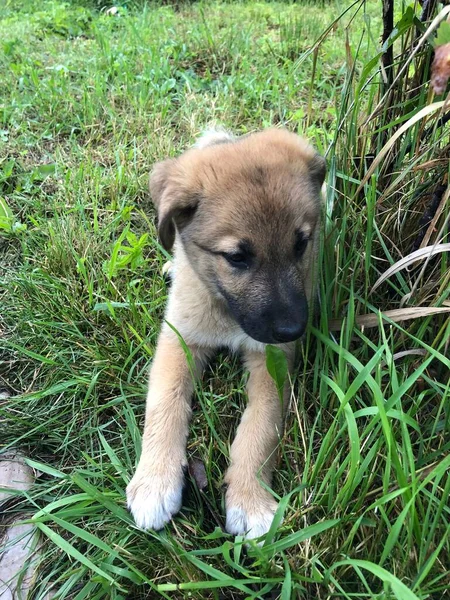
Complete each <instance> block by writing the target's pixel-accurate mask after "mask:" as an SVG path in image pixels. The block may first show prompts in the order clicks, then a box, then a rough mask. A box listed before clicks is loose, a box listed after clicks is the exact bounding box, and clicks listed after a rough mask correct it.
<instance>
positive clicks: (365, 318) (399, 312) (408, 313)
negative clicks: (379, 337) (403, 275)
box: [328, 306, 450, 331]
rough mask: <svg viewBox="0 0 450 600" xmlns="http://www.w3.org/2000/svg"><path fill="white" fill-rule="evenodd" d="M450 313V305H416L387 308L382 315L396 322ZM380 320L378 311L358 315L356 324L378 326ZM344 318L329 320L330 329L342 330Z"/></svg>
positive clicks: (383, 317) (384, 318)
mask: <svg viewBox="0 0 450 600" xmlns="http://www.w3.org/2000/svg"><path fill="white" fill-rule="evenodd" d="M445 313H450V307H446V306H414V307H412V308H398V309H395V310H386V311H384V312H382V313H381V317H382V319H383V321H384V320H386V319H390V320H391V321H394V322H395V323H400V322H401V321H409V320H410V319H418V318H419V317H429V316H431V315H440V314H445ZM379 322H380V319H379V316H378V314H377V313H372V314H370V315H358V316H357V317H356V318H355V323H356V325H359V326H360V327H378V324H379ZM342 323H343V320H342V319H333V320H332V321H330V322H329V326H328V328H329V330H330V331H340V330H341V329H342Z"/></svg>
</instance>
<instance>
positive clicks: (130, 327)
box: [0, 0, 450, 600]
mask: <svg viewBox="0 0 450 600" xmlns="http://www.w3.org/2000/svg"><path fill="white" fill-rule="evenodd" d="M380 12H381V11H380V6H379V3H377V2H375V1H374V0H371V1H368V2H366V3H361V2H356V3H354V4H353V5H351V6H350V5H349V4H346V3H343V2H338V1H337V0H331V2H308V3H302V6H300V5H296V4H292V3H289V2H258V3H256V2H234V3H228V2H223V3H219V2H212V3H201V2H200V3H192V4H188V3H187V4H183V3H180V4H177V5H174V6H169V5H156V4H148V5H146V6H142V5H137V4H136V5H134V6H133V5H130V6H129V7H128V8H120V13H119V15H118V16H109V15H107V14H106V13H105V11H99V10H97V9H96V6H95V5H90V4H88V3H84V4H83V3H75V2H73V3H65V4H63V3H60V2H57V1H53V2H51V1H47V0H44V1H43V2H41V3H40V5H39V9H38V10H36V9H35V7H34V5H33V3H31V2H18V1H17V0H11V1H10V2H8V3H7V4H6V5H5V6H4V8H3V13H2V16H1V20H0V39H1V45H2V52H1V53H0V65H1V68H0V90H1V91H0V94H1V98H0V119H1V123H0V198H1V199H2V202H3V203H2V205H1V207H3V208H0V215H1V214H3V221H1V220H0V227H1V230H0V253H1V262H0V306H1V314H0V334H1V338H0V358H1V361H2V362H1V363H0V369H1V371H0V376H1V380H2V382H3V383H2V385H3V387H5V388H6V389H7V390H9V392H10V397H9V399H3V400H1V401H0V422H1V424H2V427H1V430H0V447H1V448H3V449H4V450H8V449H10V448H13V447H14V448H19V449H21V451H22V452H23V453H24V454H25V455H27V456H28V457H29V460H30V464H31V465H32V466H33V467H34V468H35V469H36V471H37V473H38V474H39V476H38V478H37V482H36V485H35V486H34V487H33V489H32V490H31V492H29V493H27V494H17V499H16V502H15V503H13V504H11V505H10V506H9V507H7V511H6V515H5V516H6V517H8V518H9V517H12V516H14V515H21V516H22V517H23V518H29V519H31V520H32V522H33V523H34V524H35V526H36V528H37V530H39V532H40V541H41V543H42V544H43V554H42V555H41V558H40V559H39V576H38V578H37V579H36V582H35V586H34V587H35V590H34V598H36V599H43V598H44V597H45V595H46V593H47V592H48V591H49V590H54V591H56V596H55V598H71V599H74V600H82V599H84V598H89V599H90V600H95V599H106V598H111V599H113V600H120V599H123V598H129V599H138V598H155V597H170V598H186V597H192V598H214V599H219V598H221V599H225V598H226V599H241V598H281V599H282V600H287V599H288V598H306V599H309V598H318V599H325V598H327V599H328V598H348V599H350V598H361V599H362V598H375V597H376V598H380V599H381V598H383V599H388V598H399V599H402V600H403V599H413V598H414V599H416V598H421V599H422V598H423V599H425V598H443V597H445V596H446V595H448V594H449V588H450V579H449V574H448V566H449V556H450V539H449V531H450V527H449V525H450V508H449V504H448V497H449V492H450V477H449V470H450V460H449V455H450V452H449V451H450V442H449V419H450V402H449V401H450V379H449V372H450V369H449V367H450V360H449V347H448V346H449V342H448V340H449V338H450V322H449V319H448V316H447V315H446V314H445V313H444V314H440V315H435V316H427V315H426V314H425V316H422V317H420V318H417V319H411V320H409V321H404V322H395V321H389V320H388V321H386V320H385V321H383V320H382V319H381V316H380V313H379V311H386V310H393V309H399V310H401V309H403V308H409V307H418V306H420V307H448V306H449V300H450V298H449V295H450V270H449V262H448V261H449V255H448V252H440V253H438V254H436V255H435V256H432V257H431V258H429V259H427V260H426V261H424V260H422V261H420V262H419V263H417V262H416V263H414V264H412V265H411V266H409V267H408V269H402V270H400V271H398V272H397V273H396V274H394V275H392V276H390V277H389V278H387V279H386V280H384V281H383V282H382V283H381V285H380V286H379V287H377V289H376V290H375V291H372V287H373V286H374V284H375V282H376V281H377V280H378V279H379V277H380V276H381V275H383V273H385V272H386V271H387V269H388V268H389V267H390V266H391V265H393V264H394V263H396V262H397V261H399V260H400V259H401V258H402V257H404V256H407V255H409V254H410V253H411V252H412V251H413V250H415V249H416V247H417V245H418V244H419V245H420V244H421V243H422V241H423V240H420V239H419V240H418V235H419V233H420V232H421V231H422V233H425V232H427V235H428V237H429V241H428V242H427V244H425V245H435V246H436V247H438V246H440V245H441V244H443V243H445V242H448V241H449V240H448V221H449V218H450V204H449V200H448V195H447V196H445V193H444V196H442V194H441V196H440V197H439V193H440V192H439V189H441V188H442V190H446V189H448V188H447V186H448V156H449V151H450V150H449V145H448V126H447V128H446V127H445V124H444V125H443V124H440V120H439V119H440V117H441V116H442V114H443V110H444V109H443V108H442V106H437V108H436V109H430V110H432V112H430V113H429V115H428V116H427V117H423V118H420V119H419V120H418V121H417V123H410V122H409V119H410V118H412V117H413V116H414V115H416V114H418V112H419V111H420V110H421V109H422V108H423V107H425V106H428V105H432V104H433V102H437V101H442V100H444V98H445V97H442V98H433V97H432V96H431V94H430V93H429V91H428V80H429V66H430V60H431V46H430V45H429V44H428V43H426V44H425V45H424V47H423V50H422V51H421V52H419V53H418V54H417V56H415V57H414V58H413V59H412V61H411V63H410V65H409V67H408V71H407V73H408V77H402V76H401V79H400V81H399V83H397V84H396V85H394V87H393V88H392V89H391V90H390V91H389V90H388V95H387V97H384V98H383V93H384V92H385V91H386V86H383V85H382V83H381V82H382V77H381V75H380V72H379V56H380V48H379V46H378V40H379V38H380V31H381V29H380V28H381V14H380ZM419 14H420V11H419V9H418V8H417V9H416V13H413V16H414V15H415V18H413V16H411V14H410V16H409V18H406V19H404V20H403V21H402V23H403V25H402V26H401V27H399V28H398V37H397V38H396V40H395V42H393V43H394V44H395V45H394V50H395V52H394V56H395V65H394V67H393V68H394V72H395V74H397V73H399V72H401V69H402V68H403V66H404V65H405V62H406V61H407V60H409V58H410V56H411V50H412V48H413V47H415V46H414V44H416V43H417V40H418V39H421V36H422V35H423V28H421V25H420V23H419V22H418V16H419ZM400 17H401V11H400V9H399V12H398V13H397V14H396V21H398V20H399V19H400ZM333 23H334V24H333ZM317 40H318V42H317ZM316 42H317V43H316ZM380 100H382V102H381V103H380ZM378 104H380V106H379V107H378V108H377V105H378ZM375 109H376V110H375ZM374 111H375V112H374ZM212 121H216V122H219V123H221V124H223V125H225V126H227V127H230V128H231V129H233V130H234V131H236V132H237V133H245V132H247V131H251V130H254V129H259V128H261V127H265V126H268V125H274V124H275V125H276V124H284V125H286V126H288V127H289V128H290V129H291V130H294V131H298V132H299V133H302V134H304V135H306V136H308V137H309V138H311V139H312V141H313V142H314V143H315V144H316V145H317V147H318V148H319V149H320V150H321V151H322V152H324V153H326V154H327V159H328V164H329V173H328V191H327V198H326V203H325V209H324V234H323V240H322V242H323V243H322V245H321V254H320V265H321V277H320V286H319V287H320V290H319V295H320V311H319V312H320V316H319V319H318V321H317V323H316V324H315V327H312V328H311V330H310V332H309V334H308V336H307V339H306V341H305V344H304V352H303V354H304V360H303V361H302V363H301V365H300V366H299V370H298V374H297V378H296V382H295V385H294V402H293V409H292V413H291V415H290V417H289V419H288V423H287V428H286V433H285V435H284V439H283V444H282V445H281V446H280V468H279V471H278V473H277V476H276V479H275V482H274V493H276V494H277V495H278V496H279V497H280V498H282V500H281V503H280V507H281V508H280V517H281V513H282V512H283V511H284V522H283V524H282V525H281V526H280V529H279V531H278V532H271V533H270V534H269V539H267V541H266V544H265V546H264V547H263V548H257V547H256V548H253V549H252V550H250V551H248V552H246V550H245V549H244V548H243V545H242V540H239V539H236V540H235V539H233V538H232V537H230V536H229V535H227V534H225V533H224V532H223V531H222V525H223V522H224V505H223V493H222V476H223V473H224V470H225V468H226V466H227V463H228V450H229V444H230V441H231V439H232V436H233V432H234V430H235V428H236V426H237V423H238V421H239V416H240V414H241V413H242V408H243V406H244V404H245V391H244V390H245V375H244V374H243V373H242V371H241V368H240V365H239V361H238V360H236V359H235V358H233V357H231V356H228V355H225V354H221V355H219V356H218V358H217V359H216V360H215V361H214V362H213V363H212V364H211V366H210V367H209V368H208V370H207V371H206V373H205V376H204V378H203V381H202V385H201V389H200V391H199V392H198V393H197V394H196V397H195V398H194V416H193V420H192V426H191V432H190V437H189V446H188V454H189V456H191V457H194V458H196V459H197V460H199V461H201V462H202V463H203V464H204V465H205V468H206V477H207V487H206V488H205V489H204V490H199V489H198V487H197V486H196V483H195V480H194V479H193V478H189V481H188V484H187V489H186V498H185V501H184V504H183V509H182V512H181V513H180V514H179V515H178V516H177V517H176V519H175V520H174V522H173V523H172V524H171V525H170V526H169V527H167V529H166V530H165V531H164V532H161V533H153V532H150V533H143V532H141V531H138V530H137V529H136V528H135V527H134V526H133V522H132V520H131V518H130V516H129V515H128V514H127V512H126V510H125V496H124V489H125V485H126V483H127V481H128V480H129V478H130V476H131V474H132V472H133V468H134V464H135V461H136V454H137V453H138V452H139V446H140V432H141V425H142V421H143V412H144V396H145V385H146V374H147V371H148V366H149V362H150V360H151V358H152V355H153V352H154V348H155V341H156V336H157V332H158V328H159V324H160V322H161V318H162V315H163V308H164V304H165V300H166V297H167V289H166V284H165V282H164V280H163V277H162V265H163V263H164V262H165V260H166V257H165V255H164V252H163V251H162V249H161V247H160V246H159V244H158V242H157V238H156V230H155V226H154V220H153V210H152V207H151V204H150V201H149V198H148V192H147V179H148V173H149V170H150V168H151V165H152V163H153V162H155V161H157V160H160V159H162V158H164V157H166V156H168V155H174V154H176V153H177V152H180V151H182V150H183V149H184V148H185V147H186V146H187V145H189V144H191V143H192V142H193V140H194V139H195V136H196V135H198V133H199V132H200V131H201V130H202V129H203V128H204V127H205V126H207V125H208V124H209V123H211V122H212ZM404 124H406V125H405V131H404V133H403V134H402V135H401V136H400V137H399V139H398V140H397V141H396V142H395V145H394V146H393V151H392V152H390V153H388V154H387V155H386V157H385V158H384V159H383V160H381V154H380V150H381V149H382V147H383V145H384V144H385V143H386V142H388V141H389V140H390V139H391V138H392V135H393V134H394V132H395V131H398V129H399V128H400V127H401V126H402V125H404ZM424 132H425V133H426V134H425V135H424ZM377 157H379V158H377ZM371 167H372V168H373V167H375V170H374V174H373V175H371V176H370V173H369V168H371ZM368 173H369V176H367V174H368ZM436 194H438V197H437V201H436V198H435V197H434V196H436ZM433 198H434V201H435V202H434V203H435V204H437V205H438V208H437V209H436V210H435V212H434V216H435V222H434V223H432V224H431V225H430V222H429V220H428V222H426V223H424V221H423V215H424V213H426V212H427V211H429V210H430V209H429V207H430V203H431V202H432V201H433ZM1 210H3V213H2V212H1ZM366 314H375V315H377V314H378V315H379V320H378V326H376V327H371V328H367V327H361V326H359V325H358V318H360V316H361V315H366ZM336 320H338V326H337V329H338V331H336V324H335V321H336ZM333 323H334V325H333V327H332V324H333Z"/></svg>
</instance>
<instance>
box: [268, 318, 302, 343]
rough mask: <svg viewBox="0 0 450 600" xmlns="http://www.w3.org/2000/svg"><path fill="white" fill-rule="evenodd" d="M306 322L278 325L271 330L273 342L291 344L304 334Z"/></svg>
mask: <svg viewBox="0 0 450 600" xmlns="http://www.w3.org/2000/svg"><path fill="white" fill-rule="evenodd" d="M305 329H306V321H302V322H300V323H279V324H276V325H275V326H274V328H273V330H272V335H273V338H274V340H276V341H277V342H280V343H287V342H293V341H295V340H298V339H299V338H300V337H302V335H303V334H304V332H305Z"/></svg>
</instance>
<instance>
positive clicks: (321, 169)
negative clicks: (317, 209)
mask: <svg viewBox="0 0 450 600" xmlns="http://www.w3.org/2000/svg"><path fill="white" fill-rule="evenodd" d="M308 166H309V172H310V174H311V179H312V180H313V181H314V183H315V184H316V185H317V186H318V187H319V188H321V187H322V184H323V182H324V181H325V174H326V171H327V163H326V162H325V159H324V158H323V156H321V155H320V154H317V152H316V153H315V154H314V156H313V157H312V158H311V160H310V161H309V165H308Z"/></svg>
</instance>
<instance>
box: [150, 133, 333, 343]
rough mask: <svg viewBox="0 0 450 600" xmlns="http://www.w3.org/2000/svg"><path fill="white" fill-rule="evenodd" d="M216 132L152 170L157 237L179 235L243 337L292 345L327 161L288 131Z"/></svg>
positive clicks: (303, 318)
mask: <svg viewBox="0 0 450 600" xmlns="http://www.w3.org/2000/svg"><path fill="white" fill-rule="evenodd" d="M221 136H222V137H221V139H220V141H217V140H215V141H214V142H213V143H211V144H209V145H207V146H206V147H201V146H200V147H197V148H193V149H191V150H188V151H187V152H185V153H184V154H183V155H181V156H180V157H179V158H177V159H172V160H166V161H164V162H162V163H159V164H157V165H156V166H155V168H154V170H153V172H152V175H151V179H150V190H151V194H152V198H153V201H154V203H155V206H156V208H157V211H158V219H159V228H158V230H159V236H160V240H161V243H162V245H163V246H164V247H165V248H166V249H167V250H170V249H171V247H172V245H173V243H174V240H175V233H176V231H178V233H179V237H180V240H181V243H182V245H183V247H184V250H185V253H186V255H187V257H188V259H189V261H190V263H191V265H192V267H193V269H194V270H195V272H196V273H197V275H198V277H199V278H200V279H201V280H202V281H203V283H204V284H205V285H206V286H207V287H208V289H209V290H210V292H211V293H212V294H214V295H216V296H219V297H221V298H222V299H223V300H224V301H225V302H226V304H227V305H228V308H229V310H230V312H231V314H232V315H233V316H234V318H235V320H236V321H237V322H238V324H239V325H240V327H241V328H242V329H243V330H244V331H245V332H246V333H247V334H248V335H249V336H251V337H252V338H254V339H255V340H258V341H260V342H263V343H270V344H277V343H283V342H289V341H293V340H295V339H298V338H299V337H300V336H301V335H302V334H303V332H304V330H305V326H306V323H307V320H308V303H307V297H306V293H305V292H306V289H305V288H307V286H308V281H309V277H310V273H309V269H310V262H311V258H312V256H311V254H312V251H313V249H312V240H313V236H314V233H315V229H316V227H317V224H318V221H319V213H320V189H321V186H322V183H323V181H324V177H325V161H324V160H323V158H322V157H320V156H319V155H318V154H317V153H316V152H315V151H314V150H313V149H312V148H311V147H310V146H308V145H307V144H306V142H305V141H304V140H302V139H301V138H299V137H298V136H296V135H295V134H292V133H288V132H287V131H284V130H275V129H269V130H266V131H263V132H261V133H255V134H252V135H249V136H246V137H243V138H237V139H234V138H231V137H227V136H226V135H223V134H221Z"/></svg>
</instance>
